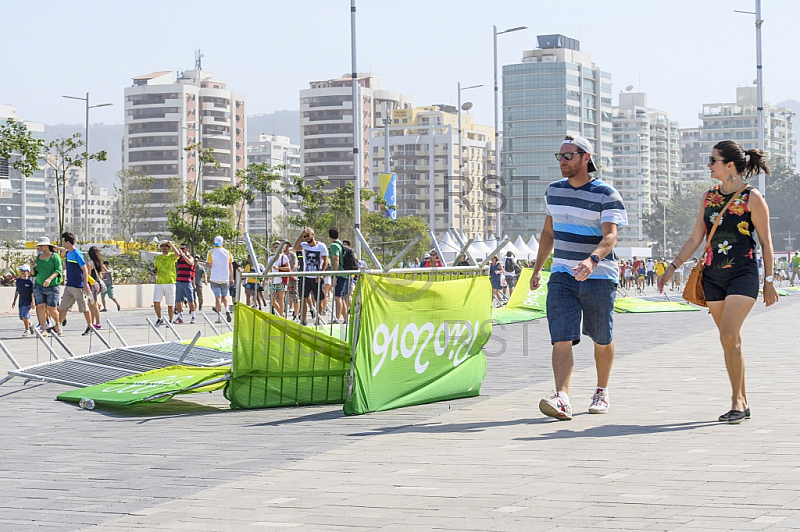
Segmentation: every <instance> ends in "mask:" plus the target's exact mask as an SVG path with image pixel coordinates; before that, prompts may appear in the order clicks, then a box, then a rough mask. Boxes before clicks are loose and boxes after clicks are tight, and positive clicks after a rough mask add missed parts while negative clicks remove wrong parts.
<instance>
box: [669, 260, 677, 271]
mask: <svg viewBox="0 0 800 532" xmlns="http://www.w3.org/2000/svg"><path fill="white" fill-rule="evenodd" d="M669 265H670V266H672V269H673V270H677V269H678V267H677V266H675V262H670V263H669Z"/></svg>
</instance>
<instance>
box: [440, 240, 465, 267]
mask: <svg viewBox="0 0 800 532" xmlns="http://www.w3.org/2000/svg"><path fill="white" fill-rule="evenodd" d="M438 242H439V249H440V250H441V251H442V258H444V260H445V261H446V262H447V264H448V265H452V264H451V263H452V262H453V261H454V260H455V259H456V256H457V255H458V252H459V251H461V246H459V245H458V244H457V243H456V241H455V239H454V238H453V237H452V236H450V233H449V232H448V233H445V234H444V238H442V239H441V240H439V241H438Z"/></svg>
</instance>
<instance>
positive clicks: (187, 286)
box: [175, 281, 194, 303]
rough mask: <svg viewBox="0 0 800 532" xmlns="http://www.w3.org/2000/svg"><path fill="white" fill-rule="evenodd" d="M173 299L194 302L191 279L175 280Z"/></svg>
mask: <svg viewBox="0 0 800 532" xmlns="http://www.w3.org/2000/svg"><path fill="white" fill-rule="evenodd" d="M175 301H177V302H179V303H182V302H184V301H186V302H187V303H194V285H193V284H192V283H191V281H176V282H175Z"/></svg>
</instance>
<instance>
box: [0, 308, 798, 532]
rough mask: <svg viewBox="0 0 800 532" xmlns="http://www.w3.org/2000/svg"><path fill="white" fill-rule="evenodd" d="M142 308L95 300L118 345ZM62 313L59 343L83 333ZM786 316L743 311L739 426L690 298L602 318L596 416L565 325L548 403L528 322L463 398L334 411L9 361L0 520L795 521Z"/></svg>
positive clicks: (79, 525) (665, 524) (763, 526)
mask: <svg viewBox="0 0 800 532" xmlns="http://www.w3.org/2000/svg"><path fill="white" fill-rule="evenodd" d="M151 313H152V311H151V312H150V313H147V312H145V311H123V312H122V313H116V312H111V313H108V314H105V313H104V314H103V316H104V319H105V318H106V317H108V318H110V319H112V321H113V322H114V324H115V325H118V326H119V327H120V329H121V332H122V334H123V335H124V336H125V337H126V339H128V340H129V342H131V343H133V342H144V341H147V338H146V336H147V334H148V332H147V329H146V328H145V327H144V326H143V325H142V324H144V316H145V315H150V314H151ZM70 319H71V320H74V321H75V324H72V326H71V327H70V326H68V329H73V330H72V332H70V333H68V334H67V336H66V341H67V342H68V343H69V344H70V345H71V346H73V345H74V346H75V350H76V352H81V353H83V352H86V347H87V346H88V340H87V339H85V338H83V337H80V331H79V330H78V328H79V327H78V325H77V323H78V320H77V319H75V317H74V315H73V316H71V317H70ZM798 323H800V296H793V297H786V298H783V299H782V300H781V302H780V303H779V304H778V305H777V307H773V308H770V309H764V307H763V304H762V303H760V302H759V303H757V306H756V308H755V309H754V311H753V313H752V314H751V316H750V318H749V319H748V321H747V323H746V325H745V330H744V332H743V335H744V340H745V357H746V361H747V364H748V366H747V372H748V390H749V398H750V404H751V408H752V412H753V418H752V419H751V420H746V421H745V422H743V423H742V424H741V425H727V424H721V423H719V422H717V421H716V418H717V416H718V415H719V414H721V413H723V412H725V411H727V410H728V408H729V395H730V388H729V385H728V382H727V377H726V374H725V368H724V363H723V358H722V352H721V348H720V347H719V343H718V340H717V335H716V329H715V328H714V327H713V323H712V320H711V317H710V316H709V315H707V314H706V313H705V312H690V313H673V314H669V313H665V314H640V315H635V314H628V315H625V314H622V315H617V316H616V325H615V337H616V340H617V347H618V351H617V360H616V363H615V366H614V371H613V374H612V381H611V388H610V394H611V410H610V412H609V414H607V415H604V416H603V415H590V414H588V413H586V408H587V407H588V404H589V400H590V396H591V393H592V391H593V386H594V384H595V382H594V369H593V361H592V357H591V346H590V345H589V344H590V342H588V340H587V341H584V342H582V343H581V344H580V345H579V346H578V347H577V349H576V368H575V374H574V375H573V379H572V394H571V399H572V404H573V410H574V411H575V413H576V414H577V415H576V416H575V419H574V420H573V421H570V422H558V421H554V420H550V419H549V418H545V417H543V416H542V415H541V414H540V413H539V411H538V408H537V404H538V401H539V399H540V398H541V397H542V396H543V395H545V394H547V393H549V392H550V391H551V389H552V386H553V384H552V377H551V372H550V348H549V341H548V335H547V328H546V323H544V322H541V323H538V322H534V323H528V324H515V325H509V326H505V327H495V331H494V337H493V340H492V342H491V343H490V345H489V346H488V349H487V354H488V355H489V369H488V374H487V377H486V380H485V381H484V388H483V394H482V395H481V396H480V397H477V398H473V399H466V400H459V401H451V402H443V403H435V404H430V405H423V406H418V407H412V408H406V409H400V410H394V411H390V412H382V413H377V414H369V415H364V416H356V417H349V418H348V417H344V416H343V415H342V413H341V407H336V406H325V407H306V408H284V409H271V410H256V411H230V410H229V409H228V408H227V402H226V401H225V400H224V398H223V397H222V395H221V393H220V392H216V393H214V394H198V395H196V396H192V397H190V399H191V400H192V402H188V401H181V400H173V401H171V402H169V403H166V404H163V405H157V406H150V407H147V408H144V407H137V408H135V409H131V410H116V411H102V410H95V411H83V410H80V409H78V408H76V407H75V406H74V405H71V404H66V403H61V402H58V401H54V398H55V396H56V395H57V394H58V393H59V392H60V391H62V390H64V389H66V388H63V387H61V386H57V385H53V384H37V383H29V384H27V385H23V382H22V380H21V379H14V380H12V381H10V382H9V383H6V384H5V385H3V386H1V387H0V409H2V410H1V411H2V426H3V429H2V431H1V432H0V449H2V458H0V530H35V529H46V530H81V529H90V530H136V529H147V530H237V531H238V530H251V529H252V530H284V529H287V530H288V529H293V530H345V529H356V530H358V529H363V530H382V531H393V530H398V531H399V530H402V531H406V530H525V531H532V530H579V529H581V530H582V529H591V528H598V529H632V530H767V529H771V530H787V529H795V528H800V416H798V415H797V414H796V410H797V405H798V400H799V399H800V394H798V384H797V383H798V381H800V378H799V377H800V361H798V356H797V355H798V352H797V351H798V349H797V346H798V342H799V341H800V340H799V338H800V328H799V327H798ZM177 327H180V329H179V331H180V332H181V334H182V335H183V336H184V338H189V337H190V336H191V334H192V333H193V332H194V330H196V329H195V328H191V327H190V326H188V325H183V326H177ZM18 330H19V321H18V320H17V319H16V317H15V316H14V317H12V316H10V315H5V316H0V337H2V339H3V342H4V343H5V344H6V345H7V346H8V347H9V348H10V349H11V350H12V352H13V353H14V354H15V355H21V356H20V357H19V358H20V359H21V360H20V362H22V363H25V364H30V363H33V362H35V359H36V357H37V356H38V357H39V359H40V360H44V358H46V356H47V355H46V353H45V352H44V351H43V350H42V349H41V347H40V348H39V352H38V355H37V353H36V349H35V348H34V347H33V346H34V345H35V341H34V340H32V339H18V338H16V336H17V332H18ZM80 330H82V327H80ZM162 330H163V329H162ZM106 334H107V333H106ZM149 334H150V335H151V336H150V341H155V338H154V335H152V333H149ZM207 334H211V331H210V330H209V331H207ZM12 336H13V337H14V338H11V337H12ZM81 342H82V343H81ZM115 345H117V343H115ZM78 346H82V349H80V348H79V347H78ZM93 347H94V349H95V350H97V342H96V340H95V343H94V344H93ZM23 353H24V354H23ZM8 368H10V364H9V363H8V361H7V360H4V359H3V360H0V369H2V370H4V371H5V370H7V369H8ZM3 374H4V372H3Z"/></svg>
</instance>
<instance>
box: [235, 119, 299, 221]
mask: <svg viewBox="0 0 800 532" xmlns="http://www.w3.org/2000/svg"><path fill="white" fill-rule="evenodd" d="M252 163H266V164H268V165H269V166H270V167H273V168H275V167H278V166H283V167H284V168H283V169H282V170H279V172H280V173H281V175H282V180H281V181H282V183H283V184H284V185H289V184H290V183H291V182H292V179H293V178H294V177H298V176H300V175H302V174H301V173H300V146H298V145H297V144H292V142H291V140H290V139H289V137H284V136H281V135H267V134H265V133H261V134H260V135H259V136H258V140H256V141H254V142H248V143H247V164H248V165H250V164H252ZM273 189H274V190H275V191H276V193H275V195H274V196H271V197H270V198H268V199H267V201H264V198H262V197H261V195H260V194H256V200H255V201H254V202H253V204H252V205H250V206H248V216H247V230H248V231H249V232H250V233H251V234H256V235H264V234H269V235H271V236H280V237H286V236H289V235H288V232H287V231H288V228H289V224H288V217H290V216H297V215H299V214H301V211H300V207H299V205H298V202H297V199H296V198H292V197H289V196H288V195H287V194H284V193H282V192H281V190H282V189H281V188H280V184H279V183H275V184H274V185H273Z"/></svg>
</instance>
